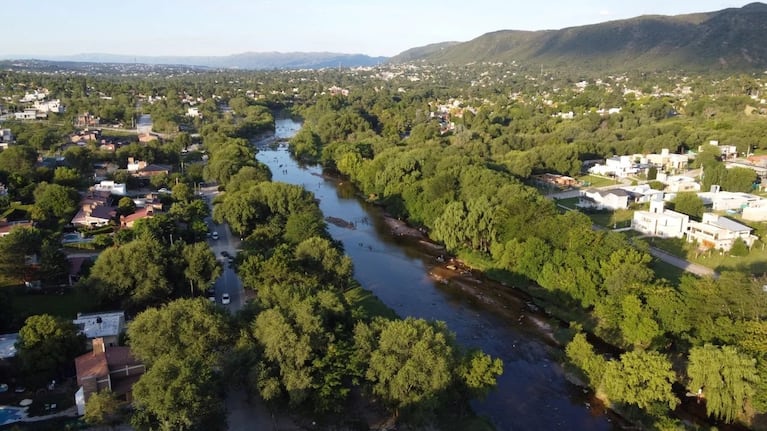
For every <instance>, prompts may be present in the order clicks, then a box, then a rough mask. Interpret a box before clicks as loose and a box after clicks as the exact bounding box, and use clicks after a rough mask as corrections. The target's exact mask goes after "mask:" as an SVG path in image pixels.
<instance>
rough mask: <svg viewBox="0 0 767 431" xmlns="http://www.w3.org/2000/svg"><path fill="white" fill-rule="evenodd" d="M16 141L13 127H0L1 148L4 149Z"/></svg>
mask: <svg viewBox="0 0 767 431" xmlns="http://www.w3.org/2000/svg"><path fill="white" fill-rule="evenodd" d="M14 143H16V139H15V138H14V137H13V132H11V129H0V148H2V149H3V150H4V149H6V148H8V145H11V144H14Z"/></svg>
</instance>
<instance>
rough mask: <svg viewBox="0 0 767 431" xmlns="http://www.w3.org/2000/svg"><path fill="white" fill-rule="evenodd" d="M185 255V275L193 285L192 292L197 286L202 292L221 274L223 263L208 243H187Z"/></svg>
mask: <svg viewBox="0 0 767 431" xmlns="http://www.w3.org/2000/svg"><path fill="white" fill-rule="evenodd" d="M183 255H184V263H185V264H186V268H185V269H184V275H185V276H186V278H187V279H188V280H189V283H190V286H192V287H191V289H192V293H194V287H195V286H196V288H197V291H198V292H202V291H203V290H205V289H204V288H205V286H207V285H208V283H210V282H211V281H214V280H215V279H217V278H218V277H219V276H220V275H221V265H219V264H218V261H216V256H215V255H214V254H213V251H211V249H210V247H209V246H208V244H207V243H205V242H196V243H194V244H185V245H184V250H183Z"/></svg>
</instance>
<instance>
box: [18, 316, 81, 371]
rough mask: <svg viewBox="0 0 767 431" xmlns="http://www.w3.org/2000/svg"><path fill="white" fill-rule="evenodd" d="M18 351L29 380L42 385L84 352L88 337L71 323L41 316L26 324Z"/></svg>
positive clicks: (32, 317) (21, 331)
mask: <svg viewBox="0 0 767 431" xmlns="http://www.w3.org/2000/svg"><path fill="white" fill-rule="evenodd" d="M16 348H17V349H18V357H19V360H20V361H21V366H22V369H23V370H24V372H25V374H26V375H27V378H28V379H29V381H30V382H32V383H34V384H35V385H39V384H42V383H44V382H46V381H48V380H50V379H51V378H53V377H56V376H57V374H58V372H59V371H60V367H62V366H64V365H69V364H71V363H72V360H74V358H75V356H77V355H78V354H80V353H82V352H83V351H84V350H85V337H84V336H83V335H82V334H80V331H79V330H78V329H77V327H76V326H75V325H74V324H73V323H72V322H71V321H68V320H64V319H59V318H56V317H53V316H51V315H49V314H40V315H34V316H30V317H29V318H27V320H26V321H25V322H24V326H23V327H22V328H21V330H20V331H19V341H18V342H17V344H16Z"/></svg>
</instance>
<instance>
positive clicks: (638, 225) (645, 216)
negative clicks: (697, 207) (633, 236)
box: [631, 198, 690, 238]
mask: <svg viewBox="0 0 767 431" xmlns="http://www.w3.org/2000/svg"><path fill="white" fill-rule="evenodd" d="M689 222H690V216H688V215H687V214H682V213H678V212H676V211H671V210H669V209H666V208H665V207H664V202H663V200H662V199H657V198H656V199H653V200H652V201H650V210H649V211H636V212H634V218H633V219H632V220H631V228H632V229H634V230H635V231H637V232H641V233H643V234H645V235H649V236H658V237H661V238H682V237H684V235H685V234H686V233H687V228H688V224H689Z"/></svg>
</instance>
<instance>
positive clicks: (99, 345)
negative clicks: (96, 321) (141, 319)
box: [75, 338, 146, 415]
mask: <svg viewBox="0 0 767 431" xmlns="http://www.w3.org/2000/svg"><path fill="white" fill-rule="evenodd" d="M75 369H76V370H77V384H78V385H80V389H78V390H77V392H76V393H75V404H76V405H77V412H78V414H80V415H83V414H85V404H86V403H87V401H88V399H89V398H90V397H91V395H93V394H95V393H97V392H99V391H102V390H104V389H109V390H110V391H112V393H113V394H115V395H116V396H117V397H119V398H122V399H125V400H126V401H131V391H132V389H133V384H134V383H136V382H137V381H138V379H139V378H140V377H141V375H142V374H144V373H145V372H146V367H145V366H144V365H143V364H142V363H140V362H139V361H137V360H136V359H135V358H134V357H133V355H132V354H131V351H130V348H129V347H125V346H117V347H109V346H106V345H105V344H104V340H103V339H101V338H95V339H94V340H93V351H92V352H89V353H86V354H84V355H81V356H78V357H77V358H75Z"/></svg>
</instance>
